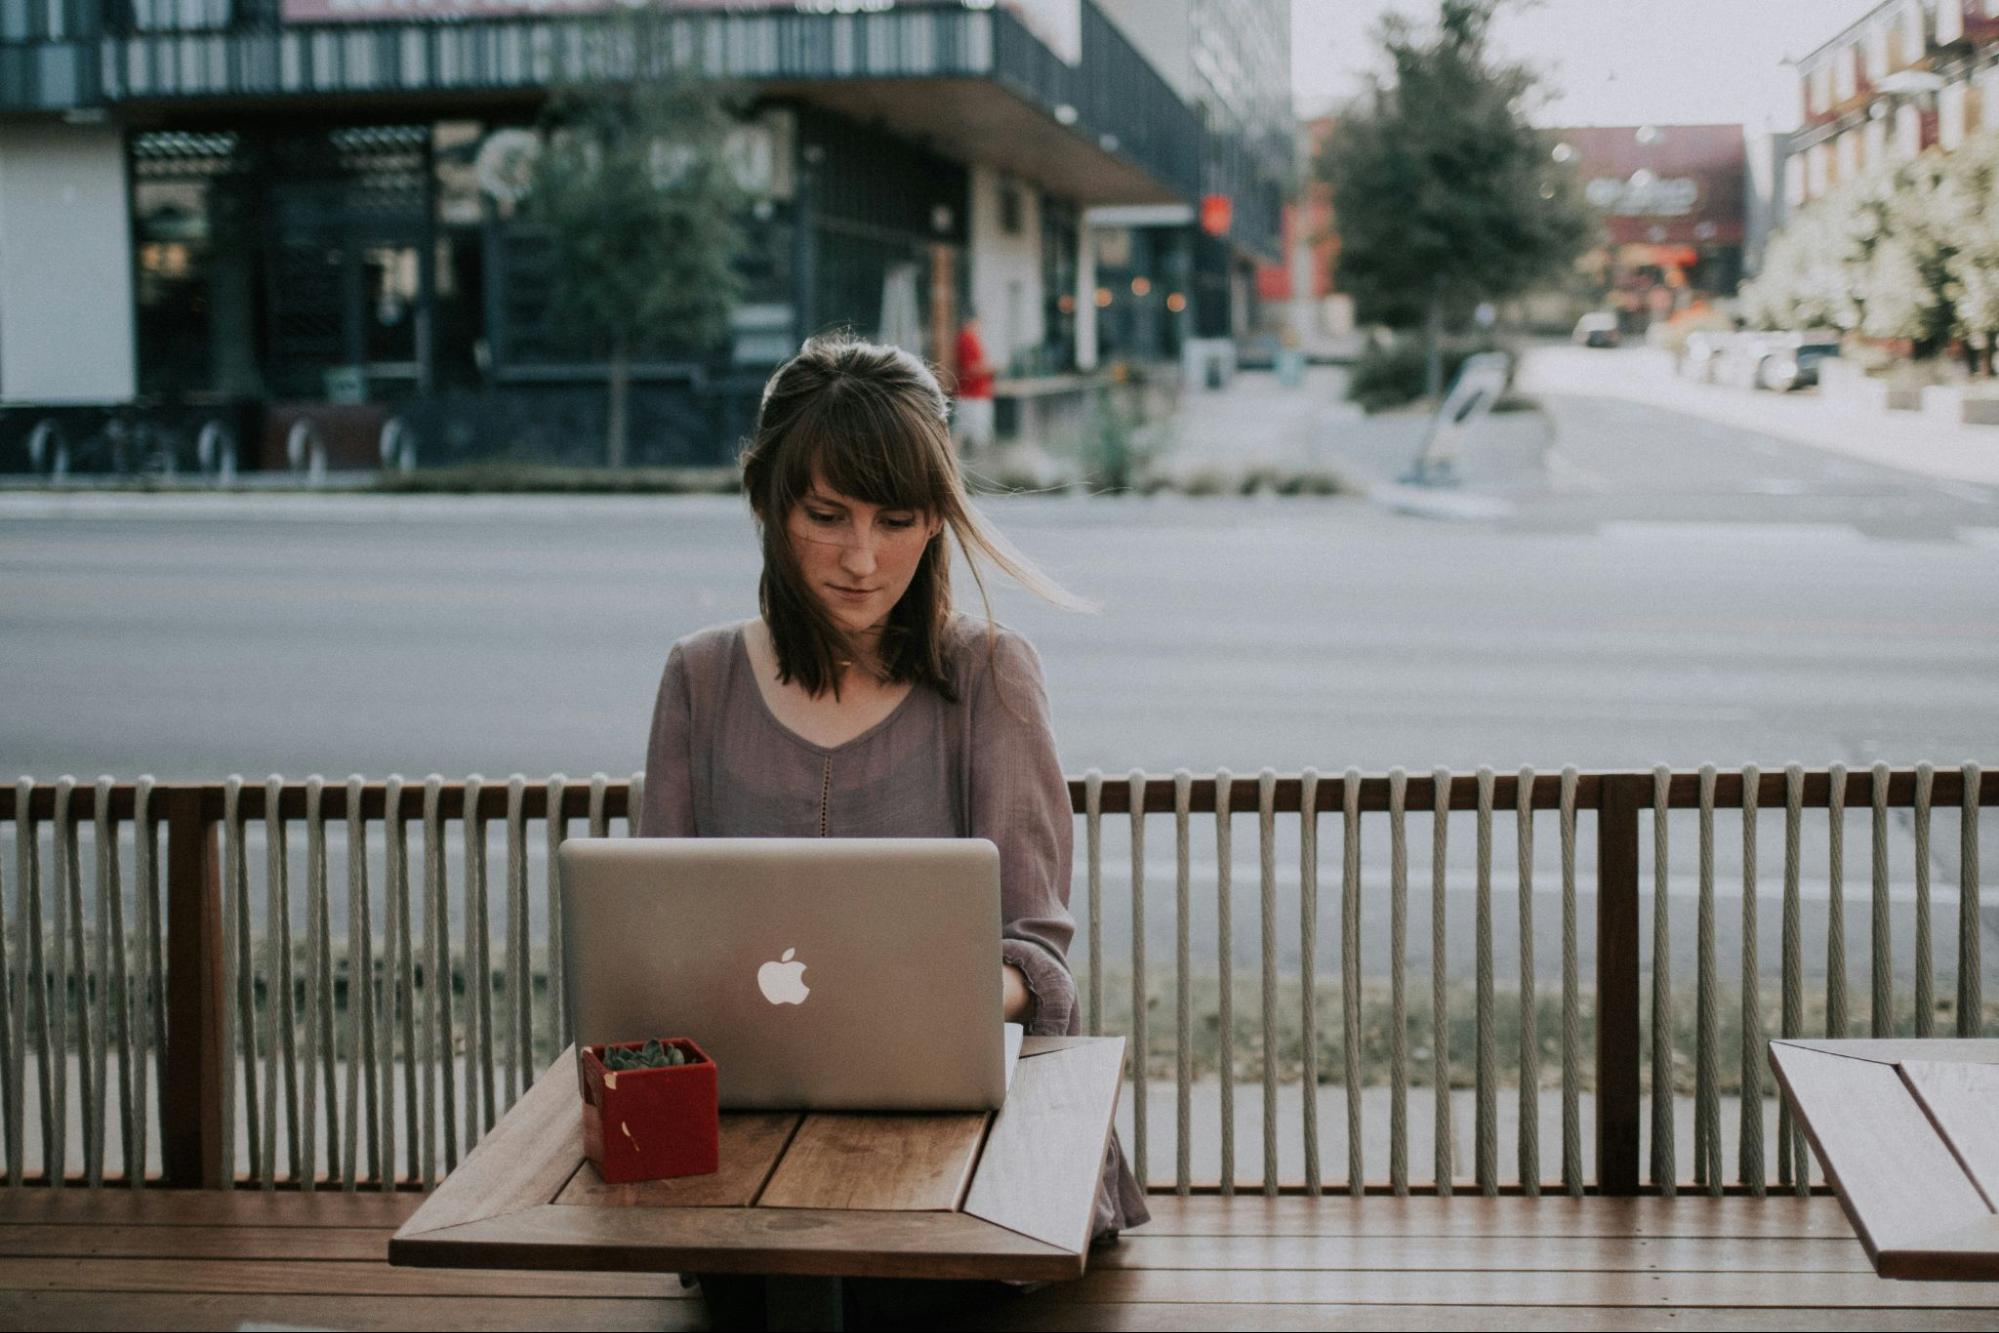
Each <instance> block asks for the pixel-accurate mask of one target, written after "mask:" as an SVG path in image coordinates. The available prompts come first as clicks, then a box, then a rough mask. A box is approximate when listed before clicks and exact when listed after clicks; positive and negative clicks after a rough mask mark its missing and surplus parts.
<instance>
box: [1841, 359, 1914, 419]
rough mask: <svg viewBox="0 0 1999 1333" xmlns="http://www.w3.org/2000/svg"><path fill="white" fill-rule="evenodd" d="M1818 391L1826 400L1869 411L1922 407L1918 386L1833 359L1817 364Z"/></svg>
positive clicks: (1910, 409) (1890, 410)
mask: <svg viewBox="0 0 1999 1333" xmlns="http://www.w3.org/2000/svg"><path fill="white" fill-rule="evenodd" d="M1819 393H1820V395H1821V396H1823V397H1824V398H1825V399H1826V400H1827V401H1829V402H1836V403H1842V404H1845V405H1846V406H1849V407H1854V408H1859V409H1861V410H1863V411H1869V412H1915V411H1919V410H1920V409H1921V408H1922V406H1923V391H1922V389H1921V387H1920V386H1917V385H1913V384H1904V383H1898V382H1896V381H1894V380H1889V379H1883V378H1881V377H1879V376H1876V375H1868V374H1865V373H1863V372H1862V371H1861V369H1860V367H1858V366H1851V365H1846V364H1843V363H1842V362H1840V361H1838V360H1836V359H1827V360H1825V361H1822V362H1820V363H1819Z"/></svg>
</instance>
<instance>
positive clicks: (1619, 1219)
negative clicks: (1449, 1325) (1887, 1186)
mask: <svg viewBox="0 0 1999 1333" xmlns="http://www.w3.org/2000/svg"><path fill="white" fill-rule="evenodd" d="M1146 1206H1147V1207H1149V1208H1150V1209H1151V1210H1152V1220H1151V1221H1150V1222H1148V1223H1146V1224H1145V1226H1143V1227H1142V1228H1140V1229H1139V1230H1137V1231H1134V1232H1131V1233H1129V1234H1130V1235H1131V1236H1133V1237H1134V1238H1136V1237H1140V1236H1153V1237H1156V1236H1372V1237H1377V1238H1381V1239H1384V1240H1387V1239H1392V1238H1397V1237H1404V1236H1411V1237H1423V1236H1469V1237H1484V1236H1520V1237H1529V1238H1538V1237H1555V1238H1559V1237H1571V1236H1572V1237H1670V1236H1684V1237H1714V1238H1718V1239H1734V1238H1744V1239H1788V1238H1808V1237H1825V1238H1832V1239H1838V1240H1843V1241H1846V1242H1848V1243H1851V1242H1852V1240H1853V1224H1852V1223H1851V1222H1849V1221H1848V1220H1847V1217H1846V1213H1845V1212H1844V1211H1843V1209H1842V1207H1841V1205H1840V1202H1839V1200H1838V1199H1835V1198H1833V1197H1832V1196H1831V1195H1829V1194H1820V1195H1814V1196H1812V1197H1810V1198H1805V1199H1800V1198H1797V1197H1795V1196H1792V1195H1783V1194H1772V1195H1769V1196H1767V1197H1765V1198H1761V1199H1756V1198H1749V1197H1746V1196H1741V1195H1728V1196H1724V1197H1722V1198H1718V1199H1715V1198H1709V1197H1707V1196H1705V1195H1698V1194H1682V1195H1680V1196H1679V1197H1677V1198H1673V1199H1667V1198H1661V1197H1659V1196H1657V1195H1642V1196H1639V1197H1636V1198H1604V1197H1599V1196H1594V1195H1592V1196H1588V1197H1585V1198H1581V1199H1571V1198H1568V1197H1566V1196H1561V1195H1547V1194H1544V1195H1542V1196H1541V1197H1540V1198H1538V1199H1529V1198H1525V1197H1522V1196H1520V1195H1500V1196H1498V1197H1495V1198H1490V1199H1488V1198H1485V1197H1483V1196H1481V1195H1478V1194H1459V1195H1454V1196H1452V1197H1451V1198H1448V1199H1444V1198H1437V1197H1434V1196H1420V1195H1419V1196H1416V1197H1412V1198H1407V1199H1396V1198H1389V1197H1382V1196H1378V1195H1377V1196H1371V1197H1368V1198H1364V1199H1350V1198H1347V1197H1346V1196H1344V1195H1321V1196H1320V1197H1319V1198H1316V1199H1312V1198H1307V1197H1305V1196H1303V1195H1296V1194H1288V1195H1280V1196H1279V1197H1277V1198H1274V1199H1270V1198H1264V1197H1263V1196H1262V1195H1258V1194H1238V1195H1235V1196H1233V1197H1230V1198H1223V1197H1221V1196H1220V1195H1214V1194H1196V1195H1188V1196H1185V1197H1182V1196H1180V1195H1175V1194H1154V1195H1151V1196H1150V1197H1148V1198H1147V1199H1146Z"/></svg>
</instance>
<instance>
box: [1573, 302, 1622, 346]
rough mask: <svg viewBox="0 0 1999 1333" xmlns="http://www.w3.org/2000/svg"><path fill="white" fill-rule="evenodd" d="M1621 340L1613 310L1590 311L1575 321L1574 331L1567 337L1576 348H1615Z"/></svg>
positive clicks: (1615, 313)
mask: <svg viewBox="0 0 1999 1333" xmlns="http://www.w3.org/2000/svg"><path fill="white" fill-rule="evenodd" d="M1623 340H1624V339H1623V334H1622V333H1621V332H1620V331H1619V330H1618V327H1617V312H1616V311H1614V310H1592V311H1591V312H1590V313H1589V314H1587V315H1584V316H1583V317H1582V318H1581V319H1579V320H1577V321H1576V327H1575V331H1574V332H1573V333H1571V334H1570V335H1569V341H1570V342H1573V343H1574V344H1576V346H1578V347H1615V346H1617V345H1618V344H1619V343H1621V342H1622V341H1623Z"/></svg>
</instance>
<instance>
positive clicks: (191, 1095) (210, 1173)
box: [154, 784, 233, 1189]
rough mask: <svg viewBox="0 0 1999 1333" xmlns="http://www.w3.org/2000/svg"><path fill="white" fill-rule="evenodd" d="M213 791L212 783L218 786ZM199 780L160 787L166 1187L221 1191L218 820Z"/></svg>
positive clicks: (227, 1170) (223, 1055)
mask: <svg viewBox="0 0 1999 1333" xmlns="http://www.w3.org/2000/svg"><path fill="white" fill-rule="evenodd" d="M211 790H212V789H211ZM204 794H206V793H205V791H204V789H203V788H201V787H198V786H193V785H189V786H175V787H169V786H166V785H164V784H162V785H161V786H160V787H159V788H157V789H156V794H155V796H154V800H155V801H156V802H158V804H159V806H160V808H161V810H162V811H163V812H164V813H165V816H166V825H167V1061H166V1073H165V1077H164V1079H163V1080H162V1083H163V1086H162V1087H161V1088H160V1130H161V1141H160V1150H161V1174H162V1176H163V1177H164V1179H165V1181H166V1183H167V1184H169V1185H173V1186H178V1187H181V1188H186V1189H222V1188H225V1187H226V1186H227V1185H228V1184H229V1183H230V1178H231V1176H232V1175H233V1171H232V1170H231V1164H230V1163H226V1162H224V1161H223V1160H222V1117H223V1115H224V1113H225V1112H226V1111H227V1109H228V1108H226V1107H224V1106H223V1104H222V1071H223V1061H224V1060H226V1059H227V1058H228V1052H226V1051H224V1050H223V1049H222V1004H223V993H222V849H221V839H220V832H221V822H220V820H219V819H216V818H211V817H210V816H209V814H208V813H207V812H205V811H204V810H203V808H202V807H203V796H204Z"/></svg>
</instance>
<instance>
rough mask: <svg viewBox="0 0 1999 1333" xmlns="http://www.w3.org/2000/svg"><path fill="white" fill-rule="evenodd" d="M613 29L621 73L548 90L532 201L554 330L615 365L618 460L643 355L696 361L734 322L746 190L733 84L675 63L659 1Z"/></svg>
mask: <svg viewBox="0 0 1999 1333" xmlns="http://www.w3.org/2000/svg"><path fill="white" fill-rule="evenodd" d="M611 31H612V32H613V34H614V39H613V41H611V42H609V43H607V46H606V49H607V50H610V51H612V52H613V53H614V55H615V57H616V59H615V60H613V61H611V62H608V63H610V64H611V65H612V67H613V72H612V73H611V74H610V75H609V76H608V77H604V78H602V79H600V80H597V81H593V82H591V83H589V84H587V85H583V86H579V87H576V88H573V89H568V90H564V91H562V92H560V93H558V94H557V95H556V96H555V97H553V98H551V99H550V102H549V106H548V109H547V111H546V112H545V113H544V115H543V117H542V126H541V128H542V136H543V147H542V150H541V152H540V153H539V154H538V155H537V157H536V158H535V161H534V165H533V167H532V169H531V173H530V176H529V180H528V185H527V189H526V191H525V194H524V198H523V200H522V207H523V210H524V217H525V219H526V221H527V222H528V224H529V225H530V226H532V227H535V228H537V229H538V230H539V231H540V232H541V233H542V234H543V236H544V237H545V239H546V243H547V245H548V247H549V258H550V271H551V277H552V283H551V286H552V291H551V293H550V295H551V310H550V317H551V320H552V323H553V324H554V328H555V332H556V333H557V335H558V336H559V337H562V338H563V339H565V340H566V341H567V342H568V343H569V344H570V345H572V346H576V347H578V348H582V349H586V351H587V352H588V354H590V355H594V356H601V357H602V358H603V359H604V361H605V363H606V365H607V367H608V370H609V380H610V403H609V409H610V410H609V413H608V420H607V425H606V430H605V436H606V439H605V462H606V463H607V464H608V465H609V466H611V467H614V468H615V467H622V466H624V463H625V459H626V436H627V402H628V399H629V395H630V384H631V366H632V359H633V356H634V354H635V353H636V352H642V351H643V352H648V353H652V354H656V355H674V356H679V357H687V358H696V359H698V358H701V357H705V356H706V355H707V354H708V353H709V352H711V351H712V350H713V349H714V348H715V347H716V346H717V345H718V344H719V343H720V342H721V340H722V339H723V337H724V336H725V335H726V333H727V332H728V327H729V315H730V312H731V310H732V309H733V308H734V305H735V301H736V297H737V295H738V292H739V289H740V284H739V279H738V277H737V274H736V271H735V268H734V260H735V258H736V256H737V254H738V253H739V251H740V250H741V249H742V247H743V244H744V233H743V228H742V224H741V220H740V219H741V214H742V210H743V207H744V205H745V204H746V202H747V200H746V198H745V196H744V193H743V191H742V189H741V188H740V186H739V185H738V184H737V181H736V178H735V175H734V172H733V170H732V167H731V161H730V156H729V149H728V144H729V136H730V133H731V131H732V130H733V129H734V128H735V126H736V125H737V123H738V122H737V120H736V117H735V114H734V112H733V110H732V107H731V99H730V96H729V95H728V94H727V93H726V92H725V91H724V90H722V89H720V88H718V87H716V86H714V85H711V84H707V83H704V82H701V81H699V80H697V79H695V78H693V77H692V76H690V75H687V74H684V73H682V72H680V71H679V70H677V69H676V68H675V67H674V65H673V62H672V59H671V57H670V54H669V53H670V46H669V45H668V43H667V42H666V41H665V40H664V37H665V33H664V30H663V28H662V27H661V26H660V15H658V14H657V13H656V12H654V11H650V10H641V11H639V12H637V13H636V14H634V15H633V16H631V17H629V18H628V19H626V20H625V21H624V22H623V23H622V24H619V25H615V26H614V27H613V28H612V30H611Z"/></svg>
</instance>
